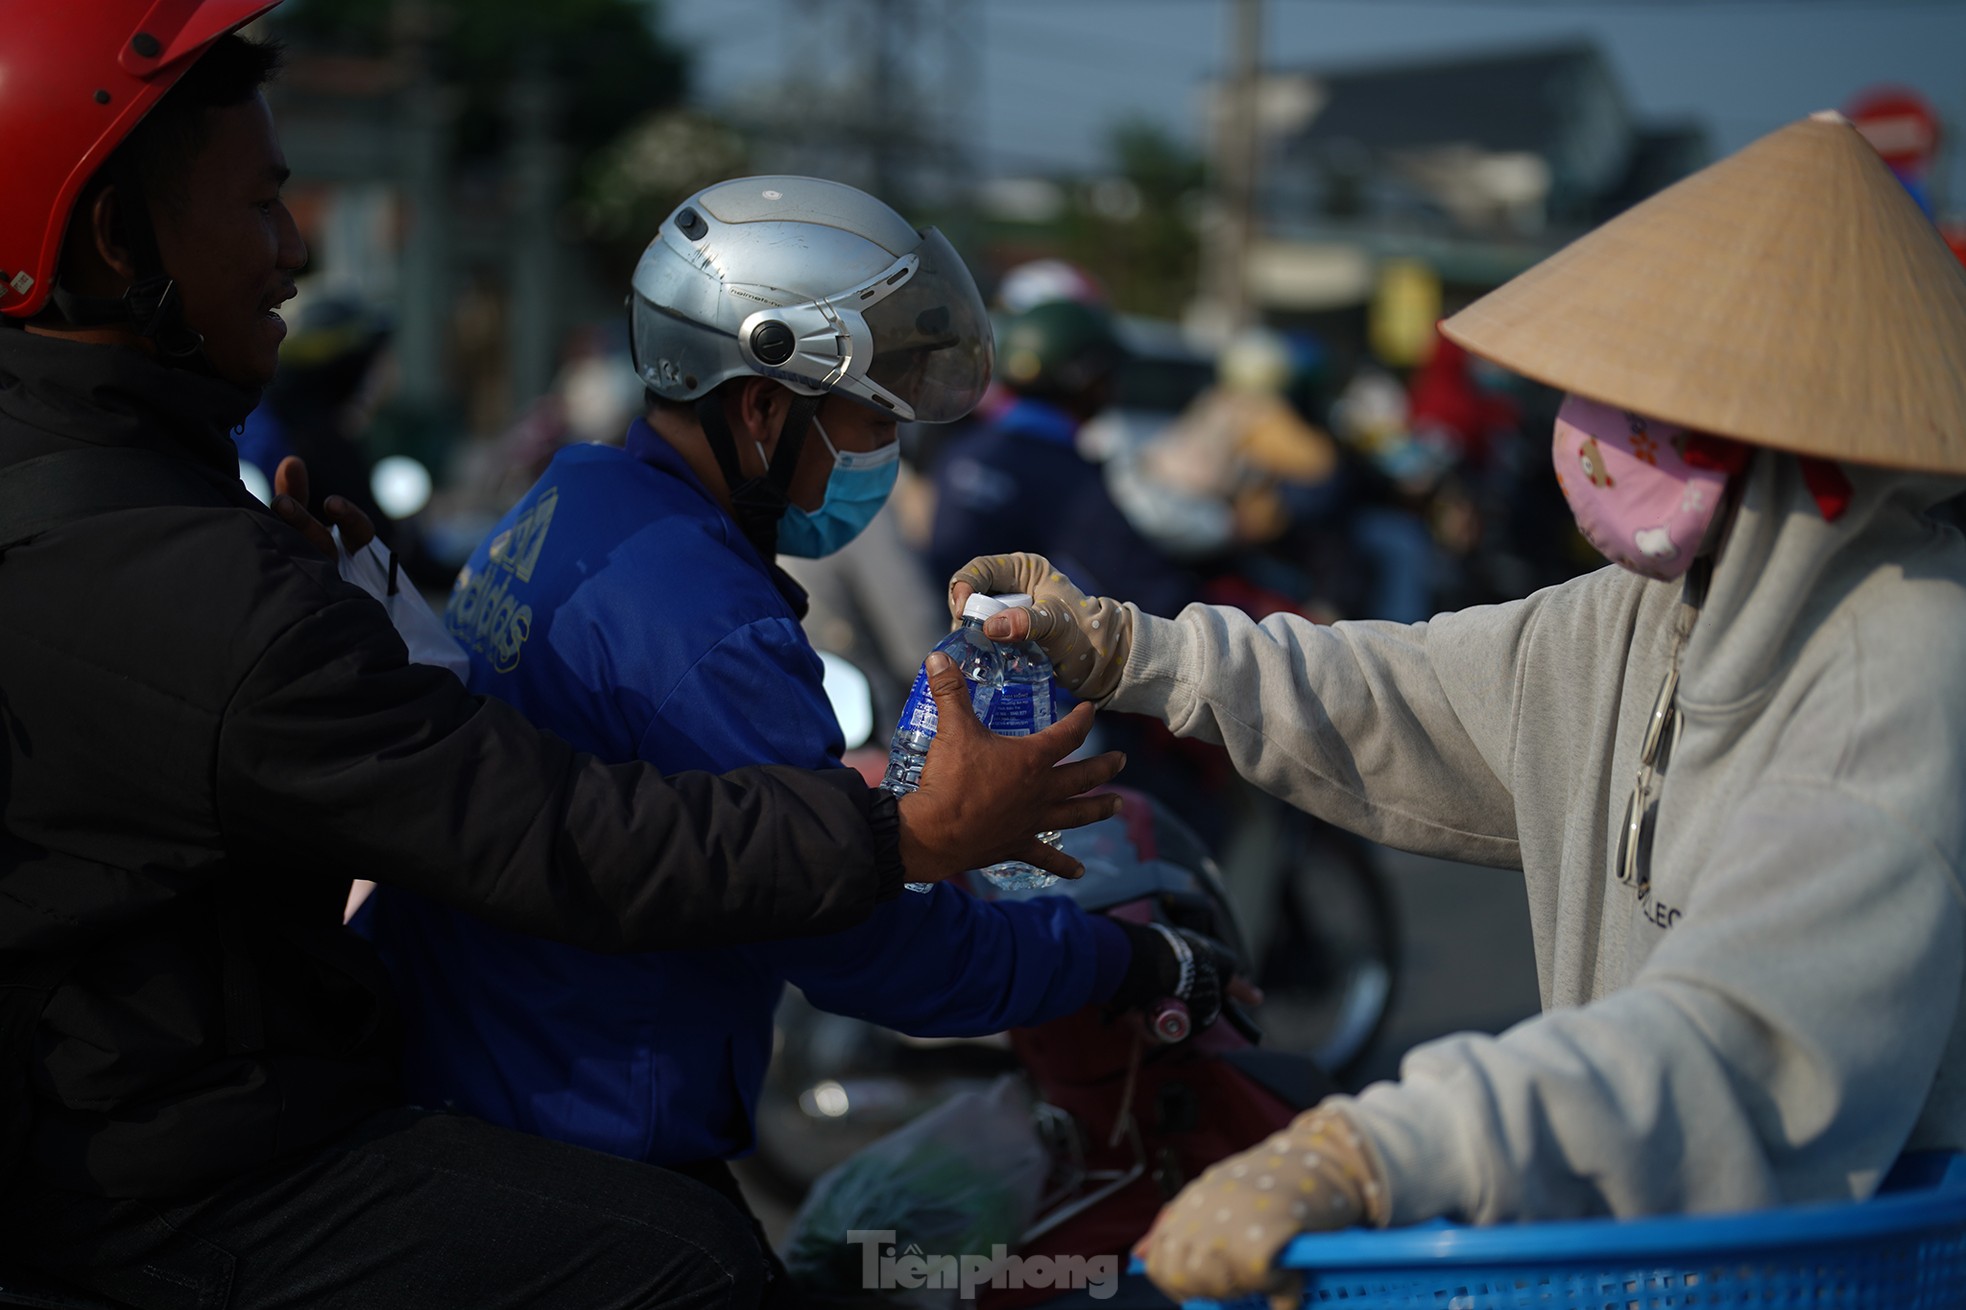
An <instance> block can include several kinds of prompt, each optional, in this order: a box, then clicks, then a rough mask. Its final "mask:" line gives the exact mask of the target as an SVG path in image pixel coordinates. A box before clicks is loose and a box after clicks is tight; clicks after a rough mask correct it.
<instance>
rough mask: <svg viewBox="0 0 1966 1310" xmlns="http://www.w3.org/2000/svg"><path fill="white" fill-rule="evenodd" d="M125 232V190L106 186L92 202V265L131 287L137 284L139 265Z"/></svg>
mask: <svg viewBox="0 0 1966 1310" xmlns="http://www.w3.org/2000/svg"><path fill="white" fill-rule="evenodd" d="M124 231H125V228H124V223H123V203H122V193H121V189H120V188H118V187H115V186H106V187H104V188H103V189H102V190H100V191H98V192H96V195H95V199H94V200H92V201H90V202H89V210H88V214H87V215H86V217H85V225H84V232H85V235H86V238H87V241H88V246H89V252H90V253H91V254H92V255H93V256H94V259H93V260H92V261H91V262H95V263H99V264H101V265H103V266H104V267H106V268H107V269H108V270H109V271H110V272H111V273H113V274H115V275H116V277H117V278H119V279H120V280H121V281H122V282H123V283H124V284H126V285H127V284H128V283H131V282H134V281H136V277H137V261H136V257H135V256H134V255H132V254H131V253H130V247H129V243H128V240H127V238H126V237H125V236H124Z"/></svg>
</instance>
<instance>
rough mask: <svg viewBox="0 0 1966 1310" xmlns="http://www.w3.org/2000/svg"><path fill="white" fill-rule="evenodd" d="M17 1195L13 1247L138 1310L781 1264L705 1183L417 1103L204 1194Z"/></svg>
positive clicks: (735, 1293)
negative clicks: (177, 1197) (149, 1198)
mask: <svg viewBox="0 0 1966 1310" xmlns="http://www.w3.org/2000/svg"><path fill="white" fill-rule="evenodd" d="M13 1202H14V1203H13V1204H10V1205H8V1207H7V1209H8V1211H9V1213H8V1214H7V1216H6V1219H5V1224H6V1229H7V1232H6V1234H5V1238H6V1244H7V1246H8V1247H9V1248H10V1257H11V1258H12V1259H13V1260H14V1261H16V1262H19V1263H24V1264H28V1265H31V1266H32V1267H34V1268H36V1269H39V1270H41V1271H43V1272H45V1273H47V1274H50V1275H53V1276H55V1277H58V1278H61V1279H63V1280H65V1281H66V1282H69V1283H73V1284H75V1285H77V1286H80V1287H85V1288H88V1289H89V1290H91V1291H94V1292H97V1293H99V1294H101V1295H103V1296H107V1297H110V1298H113V1299H115V1300H117V1301H119V1302H123V1303H125V1304H127V1305H130V1306H134V1307H139V1308H140V1310H276V1308H285V1307H302V1306H305V1307H310V1308H315V1307H320V1308H326V1307H349V1308H351V1310H352V1308H354V1307H360V1308H361V1310H396V1308H397V1307H401V1308H403V1310H411V1308H414V1310H446V1308H448V1307H456V1310H499V1308H501V1307H508V1306H509V1307H514V1308H515V1310H516V1308H517V1307H521V1306H526V1307H535V1306H538V1307H548V1306H553V1307H557V1306H565V1307H569V1310H613V1308H615V1307H619V1308H620V1310H629V1307H652V1306H662V1307H671V1306H674V1307H693V1306H743V1307H752V1306H756V1305H757V1304H758V1303H759V1300H760V1297H761V1296H762V1295H763V1293H764V1290H765V1287H766V1283H767V1279H768V1277H769V1274H768V1269H769V1265H768V1260H767V1256H766V1253H765V1252H763V1251H761V1250H760V1249H759V1245H758V1238H757V1236H756V1235H755V1232H754V1229H753V1226H752V1223H751V1221H750V1219H749V1217H748V1216H747V1215H745V1214H743V1213H740V1211H739V1210H738V1209H737V1208H736V1207H734V1206H733V1205H732V1204H731V1203H730V1202H729V1201H727V1200H726V1199H724V1198H723V1197H722V1196H719V1195H718V1194H717V1193H716V1192H714V1191H712V1190H711V1189H710V1188H707V1187H705V1186H703V1185H702V1184H701V1183H697V1182H694V1181H692V1180H690V1179H688V1178H685V1177H683V1176H681V1175H679V1174H675V1173H671V1172H669V1171H668V1170H664V1169H658V1168H655V1167H653V1166H651V1165H646V1164H639V1163H636V1162H634V1161H630V1160H621V1159H617V1158H615V1157H613V1156H609V1155H602V1154H600V1153H598V1152H594V1151H587V1150H583V1149H581V1148H579V1147H574V1146H567V1145H564V1144H562V1143H559V1142H549V1141H546V1140H544V1139H542V1138H537V1137H528V1136H526V1135H524V1134H521V1133H515V1132H510V1131H508V1130H506V1129H502V1128H495V1127H493V1126H492V1125H490V1124H487V1123H484V1122H482V1121H479V1120H476V1119H468V1118H464V1117H462V1116H459V1115H449V1114H433V1113H428V1112H424V1111H417V1110H394V1111H390V1112H388V1113H385V1114H380V1115H377V1116H376V1117H374V1118H373V1119H370V1120H368V1121H367V1122H365V1123H364V1124H363V1125H362V1126H361V1127H360V1128H359V1129H358V1130H356V1131H355V1132H354V1133H352V1134H349V1135H348V1136H347V1137H345V1138H343V1139H341V1140H339V1141H337V1142H335V1143H333V1144H332V1145H330V1146H328V1147H326V1148H324V1149H322V1150H319V1151H317V1152H315V1153H314V1154H312V1155H311V1156H309V1157H307V1158H305V1159H304V1160H302V1161H301V1162H300V1163H298V1164H297V1165H293V1166H289V1167H285V1168H281V1169H278V1170H270V1171H265V1172H262V1173H258V1174H254V1175H249V1176H248V1177H246V1178H243V1179H240V1180H237V1181H235V1182H233V1183H230V1184H228V1185H227V1186H225V1187H223V1188H221V1189H220V1190H219V1191H217V1192H214V1193H212V1194H211V1195H208V1196H202V1197H197V1198H194V1199H190V1200H182V1201H173V1202H156V1203H153V1202H143V1201H110V1200H104V1199H102V1198H99V1197H86V1196H77V1195H74V1194H70V1193H52V1194H50V1193H40V1194H37V1195H34V1196H31V1197H28V1196H22V1197H17V1198H13Z"/></svg>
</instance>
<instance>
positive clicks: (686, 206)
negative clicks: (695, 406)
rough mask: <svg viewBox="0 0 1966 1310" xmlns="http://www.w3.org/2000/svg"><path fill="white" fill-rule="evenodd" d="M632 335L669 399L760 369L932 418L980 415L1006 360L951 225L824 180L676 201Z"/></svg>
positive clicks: (651, 257) (643, 272) (651, 260)
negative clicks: (919, 219) (938, 226)
mask: <svg viewBox="0 0 1966 1310" xmlns="http://www.w3.org/2000/svg"><path fill="white" fill-rule="evenodd" d="M630 336H631V343H632V346H633V350H634V355H635V369H636V372H638V373H639V374H640V375H641V377H642V381H643V382H644V383H646V384H647V385H648V387H649V388H650V389H651V390H653V391H654V392H655V393H656V394H657V395H659V396H663V397H666V398H667V399H670V400H695V399H697V398H699V397H701V396H703V395H705V394H707V393H708V392H709V391H710V390H711V389H712V388H714V387H716V386H717V385H718V384H719V383H722V382H725V381H727V380H729V379H731V378H734V377H747V376H753V375H756V376H761V377H767V378H771V379H773V380H774V381H777V382H781V383H783V384H784V385H785V386H786V387H788V388H790V389H791V390H793V391H795V392H797V393H799V394H800V395H804V396H818V395H823V394H825V393H826V392H829V391H830V392H837V393H839V394H841V395H846V396H851V397H853V398H855V399H857V400H860V401H862V402H864V403H866V404H869V405H872V406H874V407H875V408H877V409H881V410H884V411H886V412H888V413H891V414H893V415H894V416H895V417H896V418H898V419H902V420H913V421H916V422H922V423H947V422H950V421H952V420H954V419H959V418H961V417H962V416H963V415H965V414H967V413H969V411H970V410H972V409H974V408H975V407H976V403H977V402H978V401H979V400H981V399H982V398H983V391H984V388H985V387H986V386H987V385H988V384H989V381H990V368H991V363H992V356H993V354H994V346H993V343H992V339H991V335H990V319H989V315H988V313H987V312H986V311H985V310H984V307H983V298H982V297H981V296H979V295H978V294H977V292H976V283H975V282H974V280H972V279H971V277H970V275H969V270H968V269H967V268H965V267H964V266H963V262H962V259H961V258H960V257H959V256H958V255H957V254H956V252H955V250H954V249H953V248H951V247H950V245H949V243H948V241H947V240H946V239H945V238H944V237H943V236H942V234H941V233H940V232H937V231H936V230H935V229H933V228H929V229H927V230H925V231H917V230H916V229H915V228H914V227H913V226H912V225H911V224H910V223H909V222H908V221H907V220H906V219H904V218H902V217H901V215H899V214H897V213H895V212H894V211H893V210H892V209H890V208H888V207H887V206H886V205H884V204H882V203H881V202H880V201H879V200H876V199H875V198H874V197H872V196H870V195H868V194H867V193H866V192H864V191H857V190H855V189H854V188H852V187H850V186H843V185H841V184H840V183H838V182H827V181H824V180H822V179H819V178H812V177H746V178H738V179H735V180H733V181H729V182H719V183H717V184H716V185H715V186H711V187H707V188H705V189H704V190H702V191H699V192H698V193H697V194H695V195H693V196H691V197H690V198H689V199H688V200H685V201H684V202H683V203H682V204H681V205H680V206H678V207H677V209H676V212H675V213H673V214H671V215H670V216H669V217H668V218H667V219H666V220H664V221H663V224H662V228H661V230H660V231H659V232H657V233H656V237H655V240H653V241H651V242H650V243H649V245H648V249H646V250H644V251H643V252H642V258H641V262H640V263H638V264H637V265H636V266H635V278H634V295H633V305H632V313H631V333H630Z"/></svg>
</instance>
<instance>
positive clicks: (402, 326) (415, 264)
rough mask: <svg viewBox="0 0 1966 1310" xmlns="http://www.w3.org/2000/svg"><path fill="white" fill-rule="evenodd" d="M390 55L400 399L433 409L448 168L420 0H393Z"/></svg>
mask: <svg viewBox="0 0 1966 1310" xmlns="http://www.w3.org/2000/svg"><path fill="white" fill-rule="evenodd" d="M395 18H396V57H397V58H398V59H399V60H400V61H401V62H402V65H403V71H404V79H403V125H402V133H401V135H400V137H399V138H398V139H399V140H400V142H401V143H402V144H401V152H400V154H399V155H398V158H397V166H398V168H399V169H400V170H401V173H400V176H399V179H398V180H399V183H400V185H401V188H402V197H403V203H404V207H405V208H406V209H407V210H408V211H409V213H408V220H409V221H408V222H407V224H406V225H405V231H404V237H403V256H402V258H403V266H402V267H403V273H402V281H401V284H400V285H401V288H402V290H401V297H402V299H401V303H400V304H399V305H398V306H397V326H396V339H395V349H396V358H397V361H398V364H399V366H400V369H401V374H402V388H403V390H402V395H403V399H404V400H406V401H408V402H409V403H410V404H411V405H413V406H415V407H416V408H418V409H421V410H425V411H435V410H437V409H439V408H441V407H442V406H443V404H444V403H445V401H446V399H447V392H448V388H446V386H445V385H444V344H445V333H446V329H447V328H448V326H449V323H448V314H447V312H446V311H447V309H448V307H449V305H450V268H449V263H448V248H449V243H448V242H447V241H446V239H445V228H446V226H447V225H448V223H449V221H450V197H449V190H448V187H447V186H446V185H445V182H446V179H447V177H448V175H449V163H450V133H451V118H452V115H453V112H454V105H453V103H452V101H453V97H452V96H451V94H450V92H449V90H448V88H446V87H444V86H441V85H439V84H438V82H437V80H436V74H435V71H434V69H433V67H432V61H431V59H430V52H431V47H432V46H433V45H434V44H435V42H436V39H437V31H436V23H437V20H436V15H435V14H434V13H433V12H432V11H431V8H430V6H429V4H428V2H427V0H396V12H395Z"/></svg>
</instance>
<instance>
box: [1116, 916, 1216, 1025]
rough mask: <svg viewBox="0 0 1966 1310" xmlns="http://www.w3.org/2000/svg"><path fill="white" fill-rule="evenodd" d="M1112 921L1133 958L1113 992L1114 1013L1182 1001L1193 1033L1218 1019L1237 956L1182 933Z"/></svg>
mask: <svg viewBox="0 0 1966 1310" xmlns="http://www.w3.org/2000/svg"><path fill="white" fill-rule="evenodd" d="M1115 922H1116V923H1118V924H1119V926H1120V927H1121V928H1122V929H1123V930H1124V931H1125V933H1126V937H1127V940H1128V941H1129V942H1131V943H1132V944H1133V958H1132V960H1131V961H1129V962H1128V964H1127V966H1126V976H1125V977H1124V978H1122V979H1120V985H1119V989H1118V990H1117V991H1115V992H1114V993H1113V996H1112V1001H1111V1004H1112V1005H1113V1007H1114V1008H1116V1009H1121V1010H1136V1009H1142V1008H1145V1007H1146V1006H1149V1005H1152V1004H1153V1003H1154V1002H1156V1001H1163V1000H1170V999H1171V1000H1177V1001H1185V1002H1186V1003H1187V1006H1188V1017H1189V1018H1190V1019H1191V1020H1192V1021H1193V1023H1194V1031H1196V1032H1200V1031H1201V1030H1202V1029H1203V1028H1206V1027H1208V1025H1210V1024H1212V1023H1214V1022H1215V1021H1216V1020H1217V1019H1219V1018H1221V1017H1222V1004H1223V1002H1224V1000H1225V999H1226V998H1227V996H1228V993H1229V987H1230V984H1231V983H1232V982H1233V981H1234V980H1235V976H1236V957H1235V955H1234V954H1233V953H1232V952H1231V951H1230V950H1229V948H1228V947H1227V946H1224V945H1223V944H1222V943H1221V942H1218V941H1216V940H1215V939H1214V938H1212V937H1204V936H1202V935H1201V934H1200V933H1198V932H1190V931H1189V930H1188V929H1186V928H1168V927H1166V926H1164V925H1156V926H1146V925H1142V924H1137V923H1129V922H1127V921H1126V920H1124V919H1118V920H1115ZM1177 943H1178V945H1177ZM1184 954H1185V956H1186V959H1185V960H1184V959H1183V958H1182V957H1183V955H1184Z"/></svg>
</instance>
